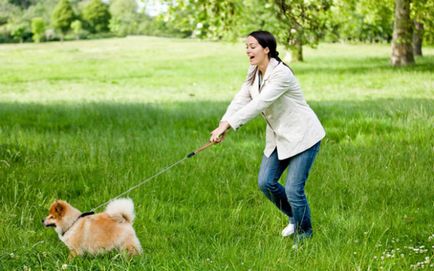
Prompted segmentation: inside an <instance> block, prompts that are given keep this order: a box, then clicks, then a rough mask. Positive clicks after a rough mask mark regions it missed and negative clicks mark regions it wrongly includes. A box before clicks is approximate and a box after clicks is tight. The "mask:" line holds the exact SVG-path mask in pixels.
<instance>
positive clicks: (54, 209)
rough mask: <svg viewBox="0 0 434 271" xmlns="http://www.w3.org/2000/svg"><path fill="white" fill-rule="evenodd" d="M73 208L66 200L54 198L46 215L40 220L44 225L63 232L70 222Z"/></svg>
mask: <svg viewBox="0 0 434 271" xmlns="http://www.w3.org/2000/svg"><path fill="white" fill-rule="evenodd" d="M73 209H74V208H72V207H71V206H70V205H69V204H68V203H67V202H66V201H63V200H56V201H55V202H53V203H52V204H51V206H50V211H49V213H48V216H47V217H46V218H45V219H43V220H42V223H43V224H44V226H45V227H54V228H56V231H58V232H63V230H64V229H65V227H68V225H67V224H68V223H70V220H71V219H70V216H71V215H72V214H71V212H73Z"/></svg>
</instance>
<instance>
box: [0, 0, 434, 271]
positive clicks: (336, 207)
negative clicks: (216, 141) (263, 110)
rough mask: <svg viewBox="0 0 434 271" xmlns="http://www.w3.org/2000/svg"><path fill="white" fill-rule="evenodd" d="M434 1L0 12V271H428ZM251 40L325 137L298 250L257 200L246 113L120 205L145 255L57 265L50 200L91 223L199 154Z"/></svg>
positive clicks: (254, 150) (134, 5)
mask: <svg viewBox="0 0 434 271" xmlns="http://www.w3.org/2000/svg"><path fill="white" fill-rule="evenodd" d="M174 3H176V5H175V4H174ZM395 7H404V10H406V11H407V13H406V12H398V14H399V16H401V15H402V14H404V16H403V17H402V18H397V17H396V13H395ZM432 7H433V1H428V0H427V1H412V2H411V3H410V2H409V1H396V2H394V1H370V0H362V1H352V0H342V1H338V0H335V1H315V0H312V1H289V0H288V1H265V0H264V1H259V0H251V1H247V0H246V1H176V2H173V1H167V2H164V1H146V2H144V1H142V2H134V1H128V0H113V1H110V2H108V1H107V2H101V1H96V0H92V1H74V0H73V1H63V0H60V1H50V0H48V1H37V0H34V1H32V0H24V1H13V0H10V1H8V0H0V42H2V43H5V44H1V45H0V64H1V65H0V183H1V186H0V210H1V212H2V216H1V218H0V270H60V269H62V270H431V269H432V268H433V264H434V263H433V262H434V259H433V257H434V256H433V251H434V248H433V246H434V231H433V229H434V221H433V212H434V197H433V195H434V188H433V185H432V183H433V178H432V176H433V162H434V159H433V158H434V156H433V139H432V138H434V133H433V131H434V130H433V120H434V119H433V115H434V114H433V113H434V112H433V111H434V109H433V108H434V107H433V90H434V76H433V71H434V48H433V47H432V44H433V28H432V23H433V21H434V20H433V19H432V16H433V13H432ZM405 14H407V15H405ZM397 22H400V23H399V24H398V23H397ZM260 28H261V29H267V30H270V31H271V32H273V33H274V34H275V35H276V36H277V38H278V41H279V45H278V50H279V51H280V53H281V54H282V56H284V57H285V59H286V61H287V62H288V64H289V65H290V66H291V68H293V70H294V71H295V74H296V76H297V78H298V79H299V81H300V83H301V86H302V88H303V91H304V94H305V97H306V99H307V101H308V103H309V104H310V105H311V107H312V108H313V109H314V111H315V112H316V113H317V115H318V117H319V118H320V120H321V122H322V123H323V125H324V126H325V129H326V131H327V136H326V138H325V139H324V140H323V143H322V147H321V151H320V153H319V156H318V158H317V160H316V162H315V164H314V166H313V169H312V172H311V176H310V177H309V181H308V183H307V187H306V191H307V196H308V197H309V200H310V203H311V208H312V213H313V223H314V230H315V236H314V238H313V239H312V240H311V241H310V242H307V243H306V244H305V245H303V246H302V247H301V248H300V249H298V250H293V249H292V248H291V247H292V244H293V242H292V238H286V239H283V238H281V236H280V230H281V229H282V228H283V227H284V226H285V225H286V223H287V221H286V219H285V217H283V216H282V215H281V214H279V213H278V211H276V210H275V208H274V206H272V205H271V204H270V203H269V202H268V201H267V200H266V199H265V197H264V196H263V195H262V194H261V193H260V191H259V190H258V189H257V184H256V182H257V181H256V178H257V176H256V175H257V171H258V169H259V163H260V160H261V154H262V149H263V144H264V128H265V123H264V122H263V121H262V120H261V119H260V118H257V119H255V120H253V121H252V122H250V123H249V124H247V125H245V126H244V127H243V128H242V129H241V130H239V131H237V132H234V133H231V134H230V135H228V138H227V139H226V140H225V141H224V142H223V143H222V144H220V145H216V146H213V147H212V148H210V149H207V150H206V151H204V152H202V153H200V154H199V155H198V156H197V157H195V158H192V159H188V160H186V161H184V162H183V163H182V164H180V165H178V166H177V167H176V168H173V169H172V170H170V171H169V172H167V173H166V174H164V175H162V176H160V177H158V178H157V179H155V180H153V181H152V182H150V183H147V184H146V185H144V186H142V187H141V188H139V189H137V190H135V191H133V192H131V193H130V194H129V196H130V197H131V198H132V199H133V200H134V203H135V207H136V221H135V229H136V231H137V234H138V237H139V239H140V241H141V243H142V246H143V248H144V253H143V255H141V256H138V257H134V258H128V257H125V256H124V255H122V254H118V253H116V252H112V253H108V254H105V255H101V256H98V257H91V256H85V257H80V258H76V259H74V260H72V261H68V259H67V256H68V250H67V248H66V247H65V246H64V245H63V244H62V243H61V241H60V240H58V237H57V235H56V234H55V232H54V231H52V230H51V229H45V228H43V227H42V224H41V222H40V221H41V219H42V218H43V217H44V216H45V215H46V213H47V209H48V207H49V205H50V203H51V202H52V201H53V200H55V199H56V198H62V199H65V200H67V201H69V202H70V203H72V204H73V205H74V206H76V207H77V208H79V209H80V210H82V211H87V210H89V209H91V208H94V207H95V206H97V205H99V204H100V203H102V202H104V201H106V200H108V199H110V198H112V197H114V196H116V195H118V194H119V193H121V192H123V191H125V190H127V189H128V188H129V187H131V186H133V185H135V184H136V183H138V182H139V181H141V180H143V179H145V178H146V177H149V176H151V175H153V174H155V173H156V172H158V171H159V170H160V169H162V168H164V167H166V166H167V165H170V164H172V163H174V162H176V161H178V160H180V159H182V158H183V157H185V155H186V154H188V153H190V152H191V151H192V150H194V149H195V148H197V147H199V146H201V145H202V144H204V143H205V142H207V140H208V138H209V132H210V131H211V130H212V129H213V128H215V126H216V125H217V124H218V121H219V118H220V117H221V116H222V114H223V113H224V111H225V109H226V107H227V105H228V103H229V102H230V100H231V98H232V97H233V95H234V94H235V93H236V92H237V90H238V89H239V87H240V85H241V83H242V82H243V80H244V79H245V77H246V72H247V67H248V60H247V58H246V57H245V45H244V40H243V39H244V38H245V35H246V34H247V33H249V32H250V31H253V30H256V29H260ZM421 29H422V30H423V31H419V30H421ZM394 33H395V34H394Z"/></svg>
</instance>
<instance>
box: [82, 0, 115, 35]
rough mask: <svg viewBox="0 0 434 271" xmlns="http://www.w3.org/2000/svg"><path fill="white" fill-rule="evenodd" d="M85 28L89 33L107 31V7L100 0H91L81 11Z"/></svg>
mask: <svg viewBox="0 0 434 271" xmlns="http://www.w3.org/2000/svg"><path fill="white" fill-rule="evenodd" d="M83 19H84V20H85V22H86V28H87V29H88V30H89V31H90V32H91V33H98V32H107V31H108V30H109V22H110V12H109V6H108V5H107V4H104V3H103V2H102V1H101V0H91V1H90V2H89V3H88V4H87V5H86V6H85V8H84V10H83Z"/></svg>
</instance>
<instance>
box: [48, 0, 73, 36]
mask: <svg viewBox="0 0 434 271" xmlns="http://www.w3.org/2000/svg"><path fill="white" fill-rule="evenodd" d="M51 20H52V24H53V26H54V28H55V29H57V30H59V31H60V32H61V33H62V34H65V33H66V32H67V31H68V30H69V29H70V26H71V22H72V21H73V20H74V12H73V10H72V6H71V4H70V3H69V0H59V2H58V3H57V5H56V7H55V8H54V10H53V13H52V15H51Z"/></svg>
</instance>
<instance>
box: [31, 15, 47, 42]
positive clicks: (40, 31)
mask: <svg viewBox="0 0 434 271" xmlns="http://www.w3.org/2000/svg"><path fill="white" fill-rule="evenodd" d="M44 31H45V22H44V19H42V18H41V17H36V18H33V19H32V33H33V37H32V38H33V40H34V41H35V42H36V43H39V42H41V39H42V36H43V35H44Z"/></svg>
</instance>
